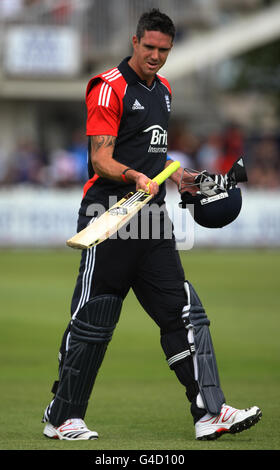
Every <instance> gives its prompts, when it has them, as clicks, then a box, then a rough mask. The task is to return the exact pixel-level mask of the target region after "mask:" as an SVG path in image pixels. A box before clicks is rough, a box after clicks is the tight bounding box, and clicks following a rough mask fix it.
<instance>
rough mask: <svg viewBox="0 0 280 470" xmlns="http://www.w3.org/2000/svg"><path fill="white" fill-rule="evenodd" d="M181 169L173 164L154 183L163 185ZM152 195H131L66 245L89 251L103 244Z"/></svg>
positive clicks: (154, 179) (175, 163)
mask: <svg viewBox="0 0 280 470" xmlns="http://www.w3.org/2000/svg"><path fill="white" fill-rule="evenodd" d="M179 167H180V162H178V161H176V162H173V163H171V164H170V165H169V166H168V167H167V168H165V169H164V170H163V171H162V172H161V173H159V174H158V175H157V176H156V177H155V178H153V180H152V181H156V182H157V183H158V184H162V183H163V181H165V180H166V179H167V178H168V177H169V176H170V175H172V173H174V172H175V171H176V170H177V169H178V168H179ZM152 197H153V196H152V195H151V194H148V193H145V192H144V191H137V192H136V193H129V194H128V195H127V196H125V197H124V198H122V199H121V200H120V201H118V202H117V203H116V204H114V205H113V206H112V207H111V208H110V209H109V210H107V211H106V212H105V213H104V214H102V215H101V216H100V217H98V218H97V219H96V220H94V221H93V222H92V223H90V224H89V225H88V226H87V227H86V228H84V229H83V230H81V231H80V232H78V233H77V234H76V235H74V236H73V237H71V238H69V240H67V242H66V245H67V246H69V247H70V248H77V249H80V250H82V249H88V248H91V247H93V246H96V245H98V244H99V243H102V242H103V241H104V240H107V239H108V238H110V237H111V236H112V235H114V234H115V233H116V232H117V231H118V230H119V229H120V228H121V227H123V225H125V224H126V223H127V222H128V221H129V220H130V219H131V218H132V217H133V216H134V215H135V214H136V213H137V212H138V211H139V210H141V209H142V207H144V205H146V204H147V203H148V202H149V201H150V200H151V199H152Z"/></svg>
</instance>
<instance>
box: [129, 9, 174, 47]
mask: <svg viewBox="0 0 280 470" xmlns="http://www.w3.org/2000/svg"><path fill="white" fill-rule="evenodd" d="M145 31H160V32H161V33H163V34H168V36H171V38H172V41H173V39H174V37H175V26H174V24H173V21H172V20H171V19H170V18H169V16H167V15H165V14H164V13H161V11H160V10H159V9H158V8H153V9H152V10H150V11H147V12H145V13H143V14H142V15H141V17H140V19H139V21H138V25H137V29H136V36H137V39H138V41H140V39H141V38H142V37H143V36H144V34H145Z"/></svg>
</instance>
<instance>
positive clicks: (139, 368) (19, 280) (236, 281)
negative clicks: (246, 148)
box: [0, 249, 280, 450]
mask: <svg viewBox="0 0 280 470" xmlns="http://www.w3.org/2000/svg"><path fill="white" fill-rule="evenodd" d="M79 256H80V254H79V252H77V251H73V250H70V249H68V250H45V251H38V250H34V251H26V250H23V251H21V250H19V251H0V265H1V274H0V275H1V282H0V291H1V330H0V335H1V341H0V348H1V353H0V361H1V374H0V381H1V433H0V434H1V435H0V449H1V450H55V449H63V450H66V449H67V450H70V449H78V450H109V449H114V450H117V449H118V450H121V449H126V450H129V449H135V450H137V449H142V450H143V449H146V450H148V449H150V450H161V449H162V450H166V449H170V450H178V449H179V450H207V449H212V450H213V449H218V450H269V449H271V450H279V449H280V431H279V418H280V401H279V390H280V367H279V366H280V363H279V362H280V361H279V359H280V355H279V350H280V346H279V344H280V342H279V331H280V315H279V291H280V285H279V271H280V269H279V267H280V251H266V250H260V251H253V250H252V251H247V250H246V251H241V250H232V251H225V250H220V251H215V250H195V249H194V250H192V251H188V252H181V256H182V260H183V264H184V267H185V272H186V277H187V278H188V279H190V280H191V281H192V283H193V284H194V286H195V287H196V289H197V291H198V293H199V295H200V297H201V300H202V302H203V304H204V307H205V309H206V311H207V313H208V316H209V318H210V319H211V331H212V337H213V341H214V345H215V350H216V355H217V361H218V365H219V370H220V378H221V383H222V387H223V390H224V393H225V396H226V399H227V402H228V403H229V404H231V405H232V406H235V407H247V406H250V405H254V404H257V405H258V406H260V407H261V408H262V410H263V418H262V420H261V421H260V423H259V424H258V425H257V426H255V427H253V428H252V429H250V430H249V431H246V432H244V433H242V434H238V435H235V436H232V435H226V436H223V437H222V438H221V439H219V440H218V441H215V442H199V441H195V440H194V429H193V424H192V419H191V415H190V413H189V405H188V403H187V401H186V398H185V394H184V389H183V387H182V385H180V384H179V383H178V382H177V379H176V377H175V374H174V373H173V372H171V371H170V370H169V368H168V366H167V364H166V361H165V358H164V355H163V352H162V350H161V348H160V345H159V333H158V329H157V327H156V326H155V325H154V324H153V322H152V320H151V319H150V318H149V317H148V316H147V315H146V313H145V312H144V311H143V310H142V308H141V307H140V306H139V305H138V303H137V301H136V299H135V297H134V295H133V294H132V293H130V294H129V295H128V297H127V299H126V300H125V303H124V306H123V310H122V315H121V319H120V321H119V324H118V327H117V329H116V331H115V333H114V337H113V340H112V342H111V343H110V346H109V348H108V351H107V355H106V357H105V360H104V363H103V366H102V368H101V371H100V373H99V375H98V378H97V381H96V386H95V388H94V393H93V395H92V398H91V402H90V405H89V408H88V412H87V416H86V422H87V424H88V426H89V427H91V428H92V429H96V430H97V431H98V432H99V436H100V438H99V439H98V440H97V441H86V442H77V443H73V442H72V443H71V442H67V441H51V440H48V439H46V438H44V436H43V434H42V430H43V425H42V424H41V422H40V421H41V417H42V413H43V410H44V408H45V406H46V405H47V404H48V402H49V401H50V399H51V396H52V395H51V393H50V388H51V385H52V382H53V380H54V379H56V378H57V364H58V362H57V352H58V347H59V344H60V339H61V335H62V333H63V331H64V328H65V326H66V323H67V322H68V320H69V305H70V299H71V295H72V290H73V287H74V283H75V278H76V274H77V270H78V264H79Z"/></svg>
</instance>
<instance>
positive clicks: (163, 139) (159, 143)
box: [143, 124, 167, 153]
mask: <svg viewBox="0 0 280 470" xmlns="http://www.w3.org/2000/svg"><path fill="white" fill-rule="evenodd" d="M143 132H151V140H150V145H149V149H148V152H151V153H166V152H167V131H166V130H165V129H163V128H162V127H161V126H159V125H158V124H155V125H154V126H150V127H148V128H147V129H145V130H144V131H143Z"/></svg>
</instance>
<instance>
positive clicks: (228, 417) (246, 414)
mask: <svg viewBox="0 0 280 470" xmlns="http://www.w3.org/2000/svg"><path fill="white" fill-rule="evenodd" d="M261 416H262V412H261V410H260V409H259V408H258V407H257V406H252V407H251V408H246V409H245V410H237V409H236V408H233V407H232V406H229V405H226V404H224V405H223V406H222V409H221V412H220V414H219V415H211V414H209V413H207V414H206V415H204V416H203V417H202V418H201V419H200V420H199V421H197V423H196V424H195V437H196V439H198V440H202V441H209V440H214V439H218V438H219V437H220V436H222V435H223V434H224V433H227V432H228V433H231V434H235V433H238V432H242V431H245V429H249V428H250V427H251V426H254V424H256V423H257V422H258V421H259V420H260V418H261Z"/></svg>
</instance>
